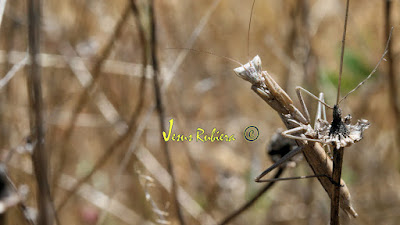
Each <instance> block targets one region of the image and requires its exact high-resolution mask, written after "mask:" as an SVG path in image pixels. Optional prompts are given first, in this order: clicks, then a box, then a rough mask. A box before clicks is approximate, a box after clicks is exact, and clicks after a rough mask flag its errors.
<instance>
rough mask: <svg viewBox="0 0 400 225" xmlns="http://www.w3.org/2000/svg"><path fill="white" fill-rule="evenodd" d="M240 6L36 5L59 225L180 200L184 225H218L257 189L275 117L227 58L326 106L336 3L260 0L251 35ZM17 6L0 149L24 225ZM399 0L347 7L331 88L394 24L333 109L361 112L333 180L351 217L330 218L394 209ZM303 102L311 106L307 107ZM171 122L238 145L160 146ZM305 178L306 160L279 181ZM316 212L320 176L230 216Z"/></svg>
mask: <svg viewBox="0 0 400 225" xmlns="http://www.w3.org/2000/svg"><path fill="white" fill-rule="evenodd" d="M251 6H252V1H240V0H203V1H178V0H171V1H154V4H153V3H152V1H145V0H137V1H130V0H115V1H104V0H96V1H92V0H85V1H81V0H64V1H55V0H42V18H41V28H40V36H41V41H40V44H41V46H40V48H41V49H40V51H41V53H40V60H41V62H40V66H41V79H42V91H43V103H44V106H43V114H44V120H45V121H44V128H45V149H46V153H47V156H48V160H49V183H50V188H51V196H52V199H53V201H54V205H55V208H56V210H57V216H58V220H59V224H182V223H181V222H180V220H179V217H178V216H177V209H179V210H180V211H181V213H182V218H183V220H184V221H185V222H186V224H219V223H220V222H221V221H223V220H224V219H226V218H227V217H228V216H229V215H230V214H231V213H233V212H234V211H235V210H236V209H238V208H240V207H241V206H242V205H243V204H245V203H246V202H248V201H249V200H250V199H251V198H252V197H253V196H254V195H255V194H256V193H257V192H258V191H259V190H260V189H261V188H263V187H264V186H265V185H266V184H258V183H255V182H254V181H253V179H254V177H255V176H257V175H258V174H259V173H261V172H262V171H263V170H264V169H266V168H267V167H268V166H270V165H271V164H272V163H273V162H272V161H271V159H270V158H269V156H268V155H267V146H268V145H269V143H270V141H271V138H272V136H273V135H274V134H275V133H276V131H277V130H278V129H279V128H280V129H283V128H284V125H283V123H282V122H281V120H280V118H279V116H278V114H277V113H276V112H275V111H274V110H272V109H271V108H270V107H269V106H268V105H267V104H265V102H264V101H263V100H262V99H261V98H259V97H258V96H257V95H256V94H255V93H254V92H253V91H252V90H251V89H250V87H251V85H250V83H248V82H245V81H243V80H242V79H240V78H239V77H237V76H236V75H235V74H234V72H233V69H234V68H236V67H238V66H239V65H238V64H237V63H234V62H233V61H232V60H228V59H226V58H224V57H229V58H231V59H234V60H237V61H239V62H241V63H243V64H244V63H246V62H247V61H248V60H249V59H251V58H253V57H254V56H255V55H259V56H260V57H261V59H262V62H263V70H267V71H268V72H269V73H270V74H271V75H272V76H273V78H274V79H275V80H276V81H277V82H278V83H279V84H280V85H281V87H282V88H283V89H284V90H286V91H287V93H288V94H289V95H290V96H291V97H292V99H293V101H294V102H295V104H296V106H298V107H300V105H299V103H298V100H297V97H296V95H295V91H294V88H295V87H296V86H302V87H304V88H306V89H308V90H310V91H311V92H312V93H314V94H317V93H319V92H324V93H325V96H326V101H327V103H328V104H331V105H333V104H334V102H335V100H336V90H337V80H338V78H337V77H338V71H339V64H340V47H341V39H342V32H343V21H344V13H345V1H342V0H301V1H296V0H286V1H274V0H257V1H256V2H255V5H254V11H253V13H252V21H251V27H250V33H249V38H248V31H249V21H250V15H251ZM27 7H28V6H27V3H26V1H21V0H12V1H6V5H5V10H4V14H3V16H2V22H1V28H0V63H1V64H0V71H1V75H0V77H2V80H1V85H0V92H1V94H0V105H1V110H0V143H1V144H0V146H1V156H2V161H3V163H4V164H5V166H6V167H7V175H8V178H9V180H10V181H11V182H12V183H13V185H15V187H16V188H17V189H18V192H19V196H20V198H21V203H20V204H19V206H12V207H10V208H8V209H7V211H6V213H5V219H4V221H3V222H4V223H5V224H29V222H27V221H29V218H32V219H34V218H35V214H36V213H37V205H36V198H37V197H40V196H38V190H37V188H36V178H35V176H34V175H33V170H32V159H31V154H30V152H31V150H32V148H33V147H34V143H35V140H34V138H32V134H31V132H30V127H29V124H30V122H29V121H30V119H29V118H30V116H29V97H28V96H29V92H28V91H27V90H28V89H27V81H26V78H27V76H28V75H29V67H30V65H29V64H30V63H29V60H27V58H26V57H27V56H26V55H27V48H28V21H29V18H28V14H27ZM399 7H400V5H399V2H398V1H385V0H381V1H360V0H352V1H351V2H350V13H349V22H348V30H347V42H346V52H345V57H344V73H343V81H342V82H343V83H342V90H341V93H342V96H344V95H345V94H346V93H347V92H348V91H349V90H351V89H352V88H354V87H355V86H356V85H357V84H358V83H359V82H360V81H362V80H363V79H364V78H365V77H366V76H368V74H369V73H370V72H371V71H372V70H373V68H374V67H375V66H376V64H377V63H378V61H379V59H380V58H381V56H382V54H383V52H384V49H385V45H386V41H387V37H388V30H389V27H390V26H394V31H393V36H392V40H391V46H390V52H389V55H387V56H386V60H384V61H383V62H382V64H381V65H380V67H379V68H378V70H377V72H376V73H375V74H374V76H373V78H371V79H370V80H369V81H368V82H366V83H365V84H364V85H363V86H362V87H361V88H360V89H358V90H357V91H356V92H355V93H353V94H352V95H350V96H349V97H348V98H347V99H346V100H345V101H344V102H343V103H342V104H341V107H342V110H343V114H344V115H347V114H351V115H352V116H353V122H355V121H356V120H357V119H361V118H364V119H367V120H369V121H370V122H371V126H370V128H369V129H368V130H367V131H366V132H365V134H364V139H363V140H362V141H361V142H360V143H357V144H355V145H353V146H352V147H350V148H347V149H345V156H344V165H343V175H342V177H343V179H344V180H345V181H346V183H347V185H348V186H349V189H350V192H351V194H352V199H353V205H354V207H355V209H356V211H357V212H358V214H359V217H358V218H357V219H351V220H350V219H349V218H347V216H346V215H345V214H342V222H343V224H386V225H390V224H398V221H399V219H400V218H399V217H400V214H399V211H400V188H399V187H400V177H399V171H400V158H399V149H398V143H397V142H398V140H400V126H399V123H400V112H399V106H398V104H397V102H398V101H397V98H398V93H397V90H398V89H397V86H398V85H397V81H396V77H397V71H398V69H399V68H398V66H397V65H398V62H399V57H398V56H399V52H400V48H399V43H400V42H399V35H400V32H399V26H398V25H397V24H398V23H399V15H398V13H397V12H398V11H399V9H400V8H399ZM391 12H392V13H391ZM153 18H154V20H153ZM152 25H155V31H156V33H155V36H153V35H152V34H154V33H153V32H152V31H153V29H151V27H152ZM154 37H155V41H152V40H154ZM187 48H189V49H195V50H201V51H203V52H198V51H195V50H185V49H187ZM152 50H156V52H155V54H156V55H155V56H156V57H157V61H158V63H156V65H158V68H156V73H154V70H153V68H154V65H155V64H154V60H153V59H152V56H154V51H152ZM204 52H209V53H204ZM25 64H26V65H25ZM143 65H147V66H143ZM18 67H20V68H18ZM10 71H11V72H10ZM8 73H9V74H8ZM7 74H8V76H7ZM154 74H155V75H157V77H158V79H156V82H155V81H154V79H153V77H154V76H153V75H154ZM157 81H158V82H157ZM156 90H157V91H158V92H159V95H158V96H160V97H161V98H159V100H161V104H162V107H163V110H162V113H161V114H160V113H159V112H160V111H159V110H158V107H157V102H160V101H156V96H157V95H156V94H155V93H157V92H156ZM306 100H307V102H306V104H307V105H308V107H309V109H310V113H311V115H312V117H314V116H315V109H316V106H317V103H316V102H315V101H312V100H311V99H306ZM327 114H328V118H329V119H328V120H329V121H330V118H331V116H330V114H331V111H330V110H328V111H327ZM160 115H161V116H162V120H160ZM170 119H173V120H174V125H173V129H172V133H175V134H183V135H193V137H194V136H195V135H196V131H197V129H198V128H202V129H204V130H205V133H207V134H209V135H211V132H212V130H213V129H214V128H216V130H218V131H219V132H220V133H223V134H227V135H228V136H231V135H233V136H234V137H235V140H234V141H230V142H226V141H221V142H218V141H217V142H198V141H196V139H195V140H193V141H183V142H175V141H168V142H164V141H163V138H162V131H167V129H168V128H169V121H170ZM160 121H162V122H163V128H161V127H160ZM251 125H253V126H256V127H257V128H258V129H259V132H260V136H259V138H258V139H257V140H256V141H253V142H248V141H246V140H245V138H244V137H243V131H244V130H245V128H246V127H248V126H251ZM33 136H34V135H33ZM194 138H195V137H194ZM166 148H167V149H168V150H169V156H170V160H168V159H167V157H166V154H165V150H166ZM171 167H172V168H173V171H174V177H175V181H176V185H175V188H176V189H177V190H178V204H176V201H175V200H174V199H175V198H174V194H173V191H172V190H173V188H172V187H173V186H174V185H172V183H171V173H170V168H171ZM272 173H274V172H272ZM310 174H312V171H311V170H310V168H309V166H308V165H307V163H306V162H305V160H303V161H301V162H299V163H297V166H296V168H286V169H285V171H284V173H283V174H282V177H288V176H300V175H310ZM271 176H273V175H271ZM271 176H270V177H271ZM177 206H178V207H177ZM21 207H22V209H21ZM24 207H26V208H25V209H24ZM24 212H25V213H28V215H24ZM329 215H330V200H329V197H328V195H327V194H326V192H325V191H324V189H323V188H322V187H321V185H320V184H319V182H318V181H317V180H316V179H308V180H294V181H283V182H277V183H275V184H274V185H273V186H272V187H271V188H270V189H269V190H268V191H267V192H266V193H265V194H264V195H262V196H261V197H260V198H259V199H258V200H257V201H256V202H255V203H254V204H253V205H252V206H251V207H249V208H248V209H246V210H245V211H244V212H242V213H240V214H238V215H237V216H236V217H235V218H233V219H232V220H230V221H229V223H230V224H282V225H283V224H327V222H328V221H329Z"/></svg>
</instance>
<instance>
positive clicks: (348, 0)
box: [336, 0, 350, 105]
mask: <svg viewBox="0 0 400 225" xmlns="http://www.w3.org/2000/svg"><path fill="white" fill-rule="evenodd" d="M349 2H350V0H347V2H346V15H345V17H344V29H343V38H342V49H341V53H340V69H339V81H338V91H337V98H336V105H338V104H339V100H340V86H341V83H342V72H343V58H344V48H345V44H346V31H347V18H348V15H349Z"/></svg>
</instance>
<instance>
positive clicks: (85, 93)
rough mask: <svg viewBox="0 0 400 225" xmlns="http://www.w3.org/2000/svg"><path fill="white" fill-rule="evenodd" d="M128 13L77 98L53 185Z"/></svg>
mask: <svg viewBox="0 0 400 225" xmlns="http://www.w3.org/2000/svg"><path fill="white" fill-rule="evenodd" d="M129 12H130V6H129V5H128V6H127V7H125V11H124V12H123V15H122V17H121V19H120V20H119V21H118V23H117V25H116V26H115V29H114V32H113V34H112V36H111V37H110V39H109V41H108V42H107V45H106V46H105V47H104V50H103V51H102V52H101V54H100V57H99V58H98V60H97V61H96V63H95V65H94V67H93V72H92V74H93V79H92V81H91V83H90V84H89V85H88V86H87V87H86V88H85V89H84V90H83V92H82V94H81V95H80V96H79V99H78V103H77V104H76V106H75V108H74V109H73V113H72V117H71V119H70V121H69V123H68V124H69V125H68V127H67V129H66V131H65V133H64V135H63V137H62V141H63V142H64V144H63V145H62V146H63V147H62V148H61V150H60V157H59V159H60V163H59V164H58V165H59V166H58V167H56V168H55V169H54V171H55V172H54V181H53V185H54V184H57V183H58V179H59V177H60V176H59V174H61V172H62V171H63V169H64V167H65V160H64V159H65V157H66V154H67V152H66V150H67V148H66V146H67V143H68V141H69V140H70V138H71V136H72V133H73V131H74V129H75V125H76V120H77V119H78V116H79V113H80V112H81V111H82V110H83V108H84V107H85V105H86V104H87V102H88V99H89V94H90V93H91V92H92V91H93V89H94V87H95V84H96V82H97V80H98V79H99V77H100V71H101V67H102V65H103V63H104V61H105V60H106V59H107V58H108V56H109V54H110V52H111V49H112V47H113V44H114V42H115V40H116V39H118V37H119V36H120V34H121V31H122V28H123V27H124V25H125V24H126V21H127V18H128V15H129Z"/></svg>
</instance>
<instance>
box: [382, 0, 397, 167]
mask: <svg viewBox="0 0 400 225" xmlns="http://www.w3.org/2000/svg"><path fill="white" fill-rule="evenodd" d="M385 2H386V3H385V35H386V36H390V34H391V32H392V31H391V30H392V28H391V22H390V18H391V8H392V1H391V0H386V1H385ZM387 51H388V52H387V59H386V60H387V63H388V79H387V81H388V85H389V101H390V103H391V104H390V105H391V106H392V110H393V113H394V119H395V124H397V126H396V136H397V139H396V140H395V145H396V147H397V146H398V143H399V141H398V140H399V138H400V108H399V102H398V97H397V96H398V93H397V85H396V84H397V83H396V82H397V80H396V73H395V67H394V64H393V49H392V42H390V43H389V45H388V46H387ZM398 167H399V168H400V162H399V165H398Z"/></svg>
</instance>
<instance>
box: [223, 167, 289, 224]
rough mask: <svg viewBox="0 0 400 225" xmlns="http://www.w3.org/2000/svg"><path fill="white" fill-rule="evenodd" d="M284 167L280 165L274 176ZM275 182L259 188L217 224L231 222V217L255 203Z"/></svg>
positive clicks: (278, 174)
mask: <svg viewBox="0 0 400 225" xmlns="http://www.w3.org/2000/svg"><path fill="white" fill-rule="evenodd" d="M283 171H284V168H283V167H280V168H279V170H278V172H276V174H275V175H274V178H278V177H280V176H281V174H282V173H283ZM274 184H275V182H270V183H268V184H267V185H265V186H264V187H263V188H262V189H261V190H259V191H258V192H257V193H256V194H255V195H254V196H253V198H251V199H250V200H249V201H247V202H246V203H244V204H243V205H242V206H241V207H240V208H238V209H237V210H235V211H234V212H233V213H231V214H230V215H228V216H227V217H225V219H223V220H222V221H221V222H220V223H219V225H225V224H228V223H229V222H231V221H232V220H233V219H235V218H236V217H238V216H239V215H240V214H241V213H243V212H244V211H246V210H247V209H248V208H250V207H251V206H252V205H253V204H254V203H256V201H257V200H258V199H259V198H260V197H261V196H263V195H264V194H265V193H266V192H267V191H268V190H269V189H270V188H271V187H272V186H273V185H274Z"/></svg>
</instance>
